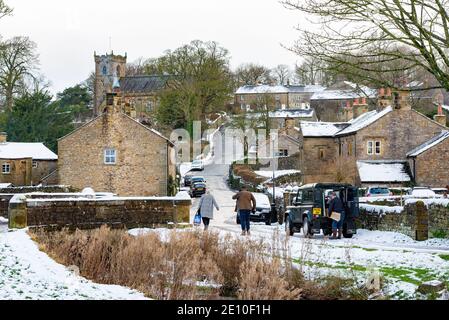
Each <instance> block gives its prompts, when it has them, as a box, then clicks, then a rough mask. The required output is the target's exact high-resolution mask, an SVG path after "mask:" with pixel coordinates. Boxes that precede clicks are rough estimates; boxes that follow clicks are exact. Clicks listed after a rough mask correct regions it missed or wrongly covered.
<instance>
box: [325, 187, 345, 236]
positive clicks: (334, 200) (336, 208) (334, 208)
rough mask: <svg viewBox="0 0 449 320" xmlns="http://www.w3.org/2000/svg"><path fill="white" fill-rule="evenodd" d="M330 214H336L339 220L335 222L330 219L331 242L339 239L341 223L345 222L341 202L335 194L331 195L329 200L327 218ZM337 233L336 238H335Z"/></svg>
mask: <svg viewBox="0 0 449 320" xmlns="http://www.w3.org/2000/svg"><path fill="white" fill-rule="evenodd" d="M332 212H337V213H339V214H340V220H339V221H336V220H333V219H332V237H331V238H330V239H331V240H335V239H341V234H342V232H343V221H344V220H345V208H344V206H343V201H341V199H340V198H339V197H337V194H336V193H335V192H332V194H331V200H330V202H329V211H328V213H329V217H330V216H331V215H332ZM337 231H338V237H337Z"/></svg>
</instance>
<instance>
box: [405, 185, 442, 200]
mask: <svg viewBox="0 0 449 320" xmlns="http://www.w3.org/2000/svg"><path fill="white" fill-rule="evenodd" d="M409 195H410V196H411V197H413V198H436V196H437V195H436V193H435V192H434V191H433V190H432V189H430V188H427V187H415V188H413V189H411V190H410V191H409Z"/></svg>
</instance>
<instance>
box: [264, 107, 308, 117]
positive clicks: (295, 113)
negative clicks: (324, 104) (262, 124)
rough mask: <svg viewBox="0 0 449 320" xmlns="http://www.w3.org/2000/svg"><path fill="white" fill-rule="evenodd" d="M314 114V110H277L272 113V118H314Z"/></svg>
mask: <svg viewBox="0 0 449 320" xmlns="http://www.w3.org/2000/svg"><path fill="white" fill-rule="evenodd" d="M314 113H315V110H313V109H290V110H276V111H273V112H270V118H312V117H313V115H314Z"/></svg>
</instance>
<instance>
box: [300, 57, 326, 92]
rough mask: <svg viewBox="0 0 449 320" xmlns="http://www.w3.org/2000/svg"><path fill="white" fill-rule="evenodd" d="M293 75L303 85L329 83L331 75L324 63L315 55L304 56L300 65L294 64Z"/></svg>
mask: <svg viewBox="0 0 449 320" xmlns="http://www.w3.org/2000/svg"><path fill="white" fill-rule="evenodd" d="M295 76H296V79H297V81H298V82H299V83H301V84H304V85H318V84H320V85H325V86H327V85H330V84H331V83H332V82H333V76H332V74H330V73H329V72H327V68H326V65H325V64H324V63H323V62H322V61H321V60H319V59H316V58H315V57H306V58H305V59H304V61H303V62H302V63H301V64H300V65H296V68H295Z"/></svg>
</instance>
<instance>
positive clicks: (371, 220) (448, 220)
mask: <svg viewBox="0 0 449 320" xmlns="http://www.w3.org/2000/svg"><path fill="white" fill-rule="evenodd" d="M357 228H361V229H368V230H379V231H393V232H399V233H402V234H405V235H407V236H409V237H411V238H413V239H415V240H419V239H417V238H419V236H420V234H422V233H424V234H425V235H424V239H425V238H427V237H429V238H432V237H446V238H449V207H445V206H442V205H430V206H428V207H426V206H425V205H424V203H422V202H416V203H410V204H407V205H406V206H405V207H404V210H403V211H402V212H401V213H383V212H375V213H372V212H367V211H366V210H363V209H360V216H359V217H358V218H357Z"/></svg>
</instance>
